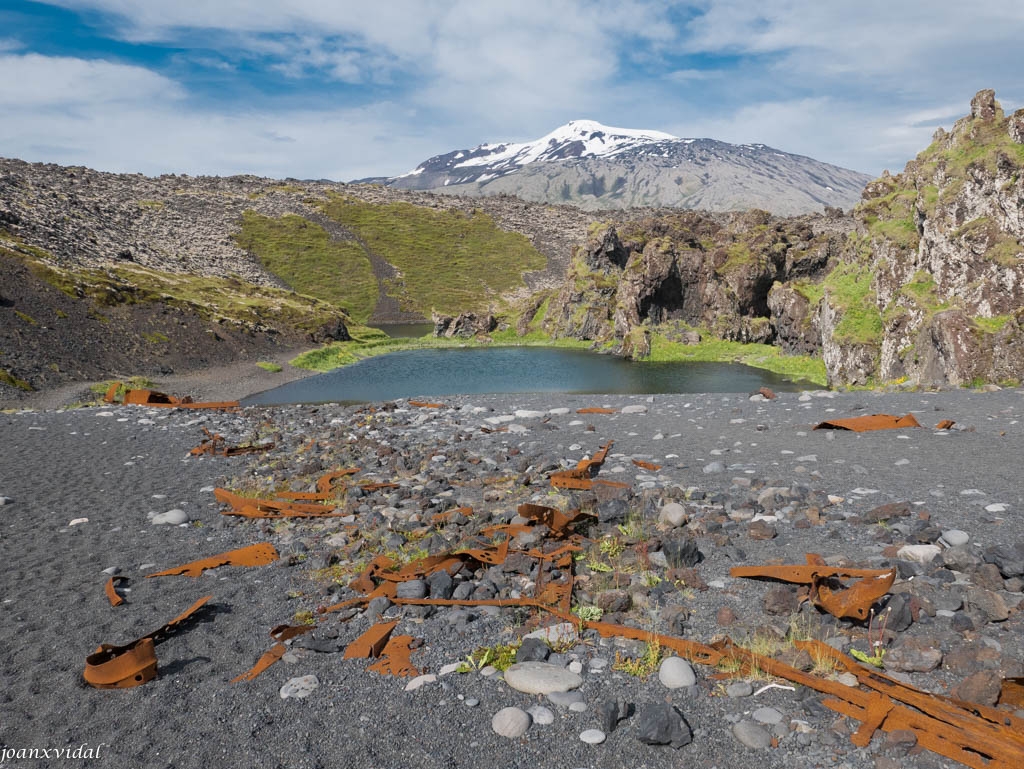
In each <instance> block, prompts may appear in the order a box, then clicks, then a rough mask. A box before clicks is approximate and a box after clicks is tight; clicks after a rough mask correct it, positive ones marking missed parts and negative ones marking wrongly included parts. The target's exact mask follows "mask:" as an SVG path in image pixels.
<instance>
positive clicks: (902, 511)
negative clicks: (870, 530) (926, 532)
mask: <svg viewBox="0 0 1024 769" xmlns="http://www.w3.org/2000/svg"><path fill="white" fill-rule="evenodd" d="M909 515H910V503H909V502H890V503H889V504H887V505H879V506H878V507H876V508H874V509H873V510H868V511H867V512H866V513H864V520H866V521H869V522H871V523H878V522H879V521H890V520H892V519H893V518H906V517H908V516H909Z"/></svg>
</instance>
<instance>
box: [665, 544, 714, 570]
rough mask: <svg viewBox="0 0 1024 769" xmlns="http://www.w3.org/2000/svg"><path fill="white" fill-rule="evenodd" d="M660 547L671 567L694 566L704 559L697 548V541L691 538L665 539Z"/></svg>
mask: <svg viewBox="0 0 1024 769" xmlns="http://www.w3.org/2000/svg"><path fill="white" fill-rule="evenodd" d="M661 549H662V552H663V553H665V559H666V560H667V561H668V565H669V568H672V569H681V568H687V567H690V566H696V565H697V564H698V563H700V562H701V561H703V560H704V554H703V553H702V552H701V551H700V550H699V549H698V548H697V541H696V540H695V539H692V538H686V539H669V540H666V541H665V542H663V543H662V546H661Z"/></svg>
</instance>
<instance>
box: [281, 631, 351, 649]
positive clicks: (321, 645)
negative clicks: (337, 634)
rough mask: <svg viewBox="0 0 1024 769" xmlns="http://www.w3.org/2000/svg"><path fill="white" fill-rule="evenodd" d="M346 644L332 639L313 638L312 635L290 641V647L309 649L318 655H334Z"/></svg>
mask: <svg viewBox="0 0 1024 769" xmlns="http://www.w3.org/2000/svg"><path fill="white" fill-rule="evenodd" d="M347 645H348V644H347V643H345V642H344V641H338V640H337V639H333V638H322V637H314V636H313V634H311V633H310V634H306V635H300V636H298V637H297V638H296V639H295V640H293V641H292V647H298V648H299V649H309V650H310V651H314V652H319V653H320V654H336V653H337V652H340V651H341V650H342V649H344V648H345V647H346V646H347Z"/></svg>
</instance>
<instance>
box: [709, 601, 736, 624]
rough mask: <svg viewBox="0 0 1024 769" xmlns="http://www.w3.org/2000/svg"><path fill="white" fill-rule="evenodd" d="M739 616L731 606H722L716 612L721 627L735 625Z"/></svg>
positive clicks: (716, 619)
mask: <svg viewBox="0 0 1024 769" xmlns="http://www.w3.org/2000/svg"><path fill="white" fill-rule="evenodd" d="M738 619H739V617H737V616H736V612H735V611H733V609H732V607H731V606H721V607H719V609H718V612H717V614H715V621H716V622H718V624H719V626H720V627H729V626H730V625H735V624H736V622H737V620H738Z"/></svg>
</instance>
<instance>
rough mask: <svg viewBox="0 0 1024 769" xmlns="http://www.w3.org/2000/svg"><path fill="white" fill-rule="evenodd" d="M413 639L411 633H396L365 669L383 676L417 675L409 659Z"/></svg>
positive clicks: (417, 672)
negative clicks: (374, 660) (375, 659)
mask: <svg viewBox="0 0 1024 769" xmlns="http://www.w3.org/2000/svg"><path fill="white" fill-rule="evenodd" d="M415 640H416V639H415V638H413V637H412V636H411V635H396V636H395V637H394V638H392V639H391V640H389V641H388V642H387V644H386V645H385V646H384V648H383V649H382V650H381V652H380V655H379V657H378V659H377V661H376V662H374V663H372V664H370V665H369V666H367V668H366V669H367V670H372V671H374V672H375V673H380V674H381V675H385V676H398V677H400V678H404V677H406V676H418V675H419V674H420V671H419V670H417V669H416V668H415V667H414V666H413V664H412V660H411V657H412V644H413V642H414V641H415ZM375 656H376V655H375Z"/></svg>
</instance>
